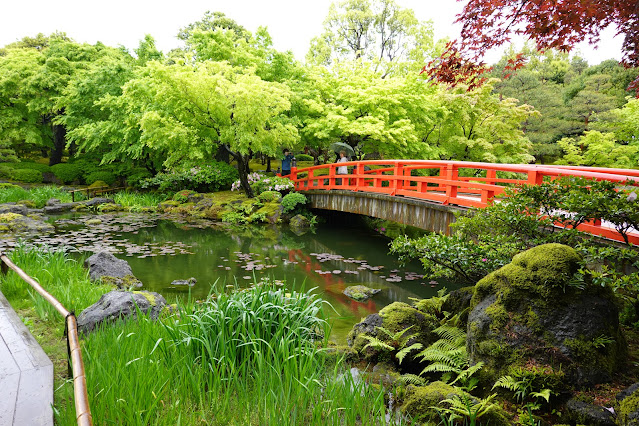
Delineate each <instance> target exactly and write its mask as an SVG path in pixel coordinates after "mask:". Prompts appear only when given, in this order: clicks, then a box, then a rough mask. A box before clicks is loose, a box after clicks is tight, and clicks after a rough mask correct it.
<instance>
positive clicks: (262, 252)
mask: <svg viewBox="0 0 639 426" xmlns="http://www.w3.org/2000/svg"><path fill="white" fill-rule="evenodd" d="M98 217H99V218H100V219H101V220H102V223H101V224H100V225H87V224H86V222H87V220H89V219H91V218H92V216H86V215H85V216H80V217H72V218H71V217H65V218H59V219H58V220H57V221H56V222H57V225H58V232H57V233H56V234H53V235H49V236H40V237H37V238H35V239H33V240H32V243H33V244H36V245H42V244H47V245H50V246H51V245H52V246H56V245H58V246H65V247H67V249H71V250H75V251H79V252H82V251H93V250H94V249H97V248H102V249H104V248H106V249H109V250H110V251H112V252H114V253H115V254H116V255H117V256H118V257H120V258H124V259H126V260H127V261H128V262H129V264H130V265H131V268H132V269H133V272H134V274H135V275H136V276H137V277H138V278H139V279H140V280H141V281H142V282H143V283H144V285H145V288H147V289H149V290H152V291H157V292H159V293H161V294H163V295H164V296H165V297H166V298H167V299H168V300H172V299H175V297H184V296H185V295H188V294H189V293H190V295H191V297H193V298H196V299H203V298H205V297H206V296H207V295H208V294H209V292H210V291H211V288H212V286H213V285H216V286H217V287H218V288H219V289H221V288H223V287H224V286H226V285H235V286H239V287H247V286H249V285H251V284H252V283H253V282H255V281H259V280H260V279H262V278H264V277H266V278H269V279H271V280H277V281H281V282H282V283H283V284H284V285H286V287H287V288H289V289H292V288H301V287H302V286H303V287H304V288H306V289H310V288H316V290H315V291H316V292H317V293H318V294H320V295H321V297H323V298H324V299H325V300H327V301H328V302H329V303H330V304H331V305H332V306H333V308H334V310H335V312H333V313H332V314H331V317H332V318H333V320H334V321H333V324H334V325H333V333H332V336H333V338H334V339H335V340H338V341H341V342H343V341H344V339H345V337H346V334H347V333H348V331H349V330H350V328H351V327H352V325H353V324H354V323H355V322H357V321H359V319H360V318H362V317H364V316H366V315H368V314H370V313H373V312H377V311H379V310H380V309H381V308H383V307H384V306H386V305H388V304H390V303H392V302H395V301H403V302H409V301H410V299H411V298H424V297H430V296H432V295H434V294H435V293H436V292H437V291H438V290H439V289H440V288H441V286H442V284H434V283H433V282H432V281H431V279H430V278H429V277H424V276H423V275H422V272H421V271H422V269H421V265H420V264H419V263H418V262H414V263H411V264H409V265H406V266H404V267H401V266H400V265H399V263H398V261H397V260H396V259H395V258H394V257H393V256H390V255H389V254H388V242H389V240H388V239H387V238H386V237H384V236H381V235H379V234H376V233H374V232H372V231H370V230H369V229H367V228H366V227H364V226H361V225H358V224H357V223H349V224H348V225H343V224H339V223H338V224H335V223H333V224H330V225H327V224H324V225H320V226H319V227H318V229H317V231H316V232H315V233H310V232H309V233H307V234H304V235H302V236H298V235H295V234H294V233H292V232H291V231H290V230H289V229H288V227H286V226H281V227H279V226H243V227H231V226H228V225H226V224H219V223H200V224H195V225H194V224H189V223H178V222H175V221H172V220H167V218H166V217H163V216H149V215H146V216H141V215H140V216H134V215H133V216H132V215H127V216H118V215H101V216H98ZM93 218H95V216H93ZM190 277H194V278H196V279H197V283H196V284H195V285H194V286H193V287H189V286H174V285H171V283H172V282H173V281H174V280H185V279H188V278H190ZM356 284H363V285H366V286H368V287H371V288H377V289H381V292H380V293H378V294H377V295H375V296H374V297H373V298H372V299H369V300H368V301H366V302H357V301H355V300H352V299H350V298H348V297H346V296H345V295H344V294H342V291H343V290H344V289H345V288H346V287H347V286H350V285H356ZM447 287H448V288H449V289H451V285H450V284H447Z"/></svg>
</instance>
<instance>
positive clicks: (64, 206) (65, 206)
mask: <svg viewBox="0 0 639 426" xmlns="http://www.w3.org/2000/svg"><path fill="white" fill-rule="evenodd" d="M49 201H51V200H49ZM79 205H81V203H80V202H78V201H76V202H75V203H56V204H53V205H49V202H47V205H46V206H44V212H45V213H46V214H57V213H64V212H68V211H71V210H72V209H73V208H74V207H77V206H79Z"/></svg>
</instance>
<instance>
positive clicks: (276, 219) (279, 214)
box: [266, 205, 284, 225]
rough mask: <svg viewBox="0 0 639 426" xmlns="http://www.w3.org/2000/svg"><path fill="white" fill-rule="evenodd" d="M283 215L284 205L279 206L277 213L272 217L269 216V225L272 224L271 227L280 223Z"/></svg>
mask: <svg viewBox="0 0 639 426" xmlns="http://www.w3.org/2000/svg"><path fill="white" fill-rule="evenodd" d="M283 213H284V207H282V205H279V206H277V209H276V210H275V213H273V214H272V215H270V216H267V217H266V220H268V223H270V224H271V225H274V224H276V223H277V222H279V220H280V218H281V217H282V214H283Z"/></svg>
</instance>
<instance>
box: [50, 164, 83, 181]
mask: <svg viewBox="0 0 639 426" xmlns="http://www.w3.org/2000/svg"><path fill="white" fill-rule="evenodd" d="M51 171H52V172H53V174H54V175H55V176H56V177H57V178H58V179H60V180H61V181H62V182H63V183H71V182H73V181H79V180H80V178H81V177H82V169H81V168H80V167H79V166H78V165H76V164H72V163H59V164H56V165H54V166H52V167H51Z"/></svg>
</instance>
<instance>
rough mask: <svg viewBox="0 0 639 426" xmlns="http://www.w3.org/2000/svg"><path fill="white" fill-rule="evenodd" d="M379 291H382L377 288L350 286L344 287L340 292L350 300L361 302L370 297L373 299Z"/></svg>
mask: <svg viewBox="0 0 639 426" xmlns="http://www.w3.org/2000/svg"><path fill="white" fill-rule="evenodd" d="M380 291H382V290H380V289H378V288H370V287H366V286H365V285H352V286H349V287H346V288H345V289H344V291H342V293H344V294H345V295H346V296H348V297H350V298H351V299H355V300H357V301H359V302H361V301H364V300H367V299H370V298H371V297H373V296H374V295H376V294H377V293H379V292H380Z"/></svg>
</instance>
